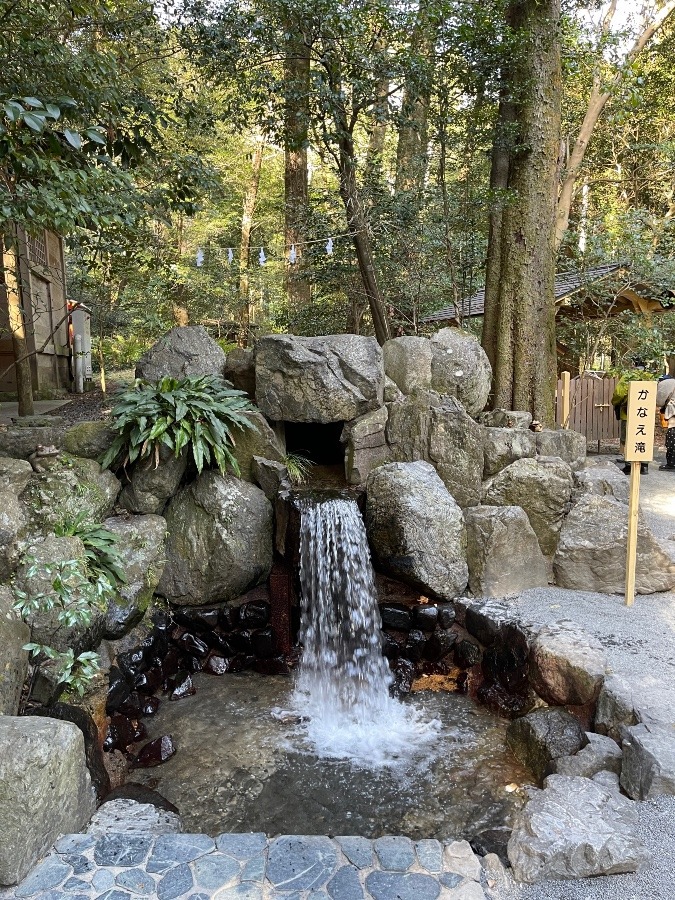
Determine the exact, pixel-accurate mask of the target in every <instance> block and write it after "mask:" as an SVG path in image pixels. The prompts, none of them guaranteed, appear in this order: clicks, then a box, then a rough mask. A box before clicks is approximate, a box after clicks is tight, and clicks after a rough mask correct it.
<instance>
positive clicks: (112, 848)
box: [94, 834, 152, 868]
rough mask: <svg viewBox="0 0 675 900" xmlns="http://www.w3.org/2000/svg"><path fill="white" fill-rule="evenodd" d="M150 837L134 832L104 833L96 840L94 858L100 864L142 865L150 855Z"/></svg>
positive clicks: (130, 866)
mask: <svg viewBox="0 0 675 900" xmlns="http://www.w3.org/2000/svg"><path fill="white" fill-rule="evenodd" d="M151 844H152V841H151V839H150V838H146V837H141V836H139V835H133V834H129V835H127V834H104V835H103V837H101V838H99V839H98V841H97V842H96V849H95V850H94V860H95V862H96V864H97V865H98V866H128V867H129V868H132V867H133V866H138V865H140V864H141V863H142V862H143V860H144V859H145V857H146V856H147V855H148V852H149V850H150V845H151Z"/></svg>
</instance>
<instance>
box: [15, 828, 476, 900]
mask: <svg viewBox="0 0 675 900" xmlns="http://www.w3.org/2000/svg"><path fill="white" fill-rule="evenodd" d="M481 873H482V869H481V864H480V862H479V860H478V857H476V856H475V854H474V853H473V851H472V850H471V847H470V846H469V844H468V843H467V842H466V841H454V842H448V843H446V844H442V843H441V842H440V841H436V840H422V841H412V840H410V839H409V838H406V837H381V838H378V839H376V840H373V841H371V840H367V839H366V838H361V837H337V838H335V839H330V838H328V837H319V836H288V835H286V836H281V837H277V838H273V839H268V838H267V837H266V836H265V835H264V834H221V835H220V836H219V837H217V838H215V839H214V838H210V837H208V836H207V835H204V834H164V835H160V836H159V837H152V836H147V835H144V834H128V833H126V834H125V833H112V832H109V833H107V834H104V835H102V836H100V837H95V836H94V835H89V834H71V835H66V836H65V837H62V838H61V839H60V840H59V841H57V843H56V845H55V847H54V850H53V851H52V853H51V854H50V855H49V856H48V857H47V858H46V859H44V860H43V861H42V862H41V863H40V864H39V865H38V866H36V868H34V869H33V871H32V872H31V873H30V874H29V875H28V877H27V878H25V879H24V880H23V881H22V882H21V883H20V884H19V885H17V886H16V887H14V888H10V889H8V890H5V891H0V898H2V900H133V898H141V897H146V898H157V900H268V898H284V900H484V898H485V894H484V892H483V889H482V887H481V885H480V879H481Z"/></svg>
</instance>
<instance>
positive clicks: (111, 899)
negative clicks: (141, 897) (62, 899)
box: [69, 891, 131, 900]
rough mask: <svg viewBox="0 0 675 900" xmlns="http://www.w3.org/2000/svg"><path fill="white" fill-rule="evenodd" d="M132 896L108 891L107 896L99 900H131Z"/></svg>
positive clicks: (71, 899) (103, 895)
mask: <svg viewBox="0 0 675 900" xmlns="http://www.w3.org/2000/svg"><path fill="white" fill-rule="evenodd" d="M130 897H131V894H128V893H127V892H126V891H107V893H105V894H101V896H100V897H98V898H97V900H130ZM69 900H73V898H69Z"/></svg>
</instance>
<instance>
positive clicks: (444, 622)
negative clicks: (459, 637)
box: [436, 603, 456, 628]
mask: <svg viewBox="0 0 675 900" xmlns="http://www.w3.org/2000/svg"><path fill="white" fill-rule="evenodd" d="M436 609H437V610H438V624H439V625H440V627H441V628H451V627H452V625H453V624H454V621H455V615H456V614H455V607H454V606H453V604H452V603H438V604H437V605H436Z"/></svg>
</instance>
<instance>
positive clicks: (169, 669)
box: [162, 647, 180, 678]
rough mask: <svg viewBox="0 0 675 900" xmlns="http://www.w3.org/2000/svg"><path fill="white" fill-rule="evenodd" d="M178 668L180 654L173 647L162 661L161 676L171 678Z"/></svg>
mask: <svg viewBox="0 0 675 900" xmlns="http://www.w3.org/2000/svg"><path fill="white" fill-rule="evenodd" d="M179 668H180V653H179V652H178V650H176V648H175V647H172V648H171V650H169V652H168V653H167V654H166V656H165V657H164V659H163V661H162V676H163V677H164V678H172V677H173V676H174V675H175V674H176V673H177V672H178V669H179Z"/></svg>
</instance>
